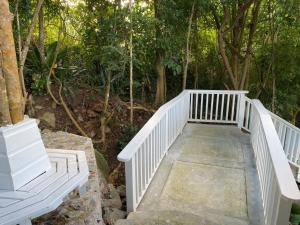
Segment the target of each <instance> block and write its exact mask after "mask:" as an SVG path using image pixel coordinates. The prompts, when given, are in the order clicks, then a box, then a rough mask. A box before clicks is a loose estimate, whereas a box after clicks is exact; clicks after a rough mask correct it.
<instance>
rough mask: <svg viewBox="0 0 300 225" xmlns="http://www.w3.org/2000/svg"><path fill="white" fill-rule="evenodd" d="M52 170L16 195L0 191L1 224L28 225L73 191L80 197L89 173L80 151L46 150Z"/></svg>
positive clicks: (57, 204) (22, 188) (53, 208)
mask: <svg viewBox="0 0 300 225" xmlns="http://www.w3.org/2000/svg"><path fill="white" fill-rule="evenodd" d="M47 153H48V156H49V159H50V162H51V166H52V167H51V169H50V170H48V171H47V172H45V173H43V174H42V175H40V176H38V177H37V178H35V179H33V180H32V181H30V182H29V183H27V184H25V185H24V186H22V187H21V188H19V189H17V190H16V191H8V190H0V224H1V225H17V224H18V225H30V224H31V219H33V218H36V217H38V216H41V215H43V214H45V213H48V212H51V211H53V210H55V209H56V208H57V207H58V206H59V205H60V204H61V203H62V202H63V201H64V199H65V198H66V197H67V196H68V194H69V193H70V192H72V191H73V190H75V189H78V190H79V193H82V192H83V191H84V189H85V184H86V182H87V180H88V175H89V170H88V166H87V163H86V157H85V153H84V152H82V151H72V150H60V149H59V150H58V149H47Z"/></svg>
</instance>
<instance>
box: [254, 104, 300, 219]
mask: <svg viewBox="0 0 300 225" xmlns="http://www.w3.org/2000/svg"><path fill="white" fill-rule="evenodd" d="M252 107H253V111H252V116H251V120H252V124H251V127H250V132H251V142H252V146H253V149H254V153H255V158H256V164H257V170H258V174H259V180H260V187H261V193H262V200H263V206H264V214H265V223H266V225H283V224H288V221H289V216H290V210H291V206H292V203H293V201H295V200H300V192H299V190H298V187H297V185H296V182H295V180H294V177H293V174H292V171H291V169H290V166H289V164H288V160H287V158H286V157H285V155H284V151H283V149H282V146H281V143H280V140H279V138H278V135H277V133H276V130H275V127H274V125H273V122H272V120H271V117H270V115H269V112H268V111H267V110H266V109H265V108H264V106H263V105H262V104H261V102H260V101H259V100H252Z"/></svg>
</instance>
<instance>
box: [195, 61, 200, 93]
mask: <svg viewBox="0 0 300 225" xmlns="http://www.w3.org/2000/svg"><path fill="white" fill-rule="evenodd" d="M195 67H196V69H195V80H194V89H197V88H198V82H199V74H198V62H197V59H196V65H195Z"/></svg>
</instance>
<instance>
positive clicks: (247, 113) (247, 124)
mask: <svg viewBox="0 0 300 225" xmlns="http://www.w3.org/2000/svg"><path fill="white" fill-rule="evenodd" d="M249 112H250V102H248V101H247V112H246V125H245V127H246V128H247V129H249V119H250V118H249V116H250V115H249Z"/></svg>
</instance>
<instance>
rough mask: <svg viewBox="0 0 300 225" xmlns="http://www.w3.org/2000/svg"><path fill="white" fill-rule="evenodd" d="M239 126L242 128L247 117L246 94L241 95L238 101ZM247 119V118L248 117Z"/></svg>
mask: <svg viewBox="0 0 300 225" xmlns="http://www.w3.org/2000/svg"><path fill="white" fill-rule="evenodd" d="M238 105H239V106H238V113H237V117H238V119H237V120H238V127H239V128H242V127H243V125H244V119H245V106H246V99H245V95H241V94H240V95H239V102H238ZM246 119H247V118H246Z"/></svg>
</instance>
